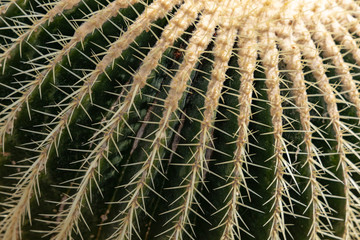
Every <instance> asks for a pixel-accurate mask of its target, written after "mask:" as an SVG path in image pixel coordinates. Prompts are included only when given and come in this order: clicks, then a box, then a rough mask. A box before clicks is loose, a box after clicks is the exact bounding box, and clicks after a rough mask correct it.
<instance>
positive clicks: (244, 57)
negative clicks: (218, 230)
mask: <svg viewBox="0 0 360 240" xmlns="http://www.w3.org/2000/svg"><path fill="white" fill-rule="evenodd" d="M243 21H244V22H246V23H248V24H244V25H243V26H242V28H241V30H240V32H239V34H238V43H237V47H238V53H237V55H238V65H239V72H240V74H241V80H240V81H241V85H240V89H239V97H238V98H239V113H238V116H237V122H238V131H237V132H236V135H237V140H236V151H235V152H234V157H233V161H232V162H231V163H229V164H232V165H233V169H232V171H231V175H230V176H229V178H230V179H231V180H230V181H231V182H230V184H231V188H230V192H229V195H228V199H229V200H228V201H227V203H226V207H227V210H226V212H225V215H224V218H223V220H222V221H221V222H220V223H219V226H217V227H220V226H222V225H224V226H225V227H224V231H223V233H222V236H221V239H222V240H229V239H234V238H235V237H237V238H240V237H241V232H242V231H244V232H247V231H246V230H244V229H241V228H240V227H239V220H238V219H239V218H240V219H241V216H239V214H238V206H239V202H240V201H241V200H240V199H239V198H240V197H241V192H240V189H241V188H244V189H246V192H248V194H249V192H250V191H251V190H250V189H248V186H247V183H246V178H245V177H246V176H247V175H249V172H248V170H247V161H248V156H247V153H246V151H247V150H246V147H247V143H248V141H249V131H250V130H249V129H248V126H249V122H250V117H251V113H252V111H251V102H252V95H253V91H254V86H253V83H254V72H255V69H256V58H257V51H258V49H257V41H256V33H255V31H254V29H253V26H254V25H255V24H254V23H255V22H256V20H255V19H253V18H251V17H250V18H249V19H247V20H243ZM241 221H243V219H241ZM245 224H246V222H245Z"/></svg>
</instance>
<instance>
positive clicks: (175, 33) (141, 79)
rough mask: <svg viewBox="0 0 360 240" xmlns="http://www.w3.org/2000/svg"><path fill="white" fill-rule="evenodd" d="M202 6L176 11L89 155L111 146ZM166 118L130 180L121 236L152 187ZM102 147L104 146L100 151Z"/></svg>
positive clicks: (118, 232) (189, 3) (190, 5)
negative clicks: (160, 64)
mask: <svg viewBox="0 0 360 240" xmlns="http://www.w3.org/2000/svg"><path fill="white" fill-rule="evenodd" d="M201 7H202V4H201V3H199V2H198V3H197V4H195V2H194V1H192V0H189V1H186V2H185V3H184V4H183V5H181V7H180V8H179V10H178V11H177V12H176V13H175V16H174V17H173V18H172V19H171V20H170V21H169V23H168V25H167V26H166V27H165V29H164V31H163V33H162V35H161V37H160V39H159V40H158V42H157V43H156V44H155V46H154V47H153V48H152V49H151V50H150V52H149V53H148V55H147V56H146V57H145V58H144V60H143V63H142V65H141V66H140V68H139V70H138V71H137V72H136V73H135V74H134V77H133V79H134V80H133V82H132V83H131V88H130V90H129V91H128V92H127V95H126V96H125V97H124V100H123V101H122V102H121V103H120V105H119V106H118V109H117V110H116V112H115V113H114V114H113V117H112V118H111V119H110V120H109V121H108V122H107V124H106V125H105V126H104V127H103V128H102V129H101V130H99V131H97V132H96V133H95V135H94V137H96V136H98V135H99V134H100V133H103V134H105V133H106V134H105V135H104V136H105V137H104V138H102V139H101V140H100V141H99V143H98V144H97V145H96V147H95V148H94V151H93V152H92V153H91V154H90V156H91V155H93V153H94V154H96V155H98V154H99V153H101V149H103V148H105V149H107V148H108V146H109V144H110V139H109V138H111V137H112V135H113V133H114V132H115V130H116V129H117V127H118V125H119V123H120V122H123V121H127V119H126V115H127V114H128V112H129V111H130V108H131V107H132V106H133V103H134V99H135V97H136V96H137V95H138V94H139V91H140V90H141V89H142V88H143V87H144V86H145V85H146V81H147V78H148V77H149V75H150V73H151V71H153V70H154V69H155V67H156V66H157V65H158V62H159V60H160V58H161V57H162V55H163V53H164V51H165V50H166V49H167V48H169V47H170V46H171V44H173V43H174V41H175V40H176V39H177V38H179V37H180V36H181V34H183V32H184V31H185V30H186V28H188V27H189V26H190V24H191V23H192V22H193V21H194V20H195V18H196V16H197V13H198V11H200V9H201ZM167 121H168V119H166V120H165V121H164V126H161V128H160V130H159V131H160V132H158V133H156V134H155V139H154V144H153V145H152V147H151V149H150V150H151V151H150V153H149V154H148V158H147V160H145V161H144V162H143V164H142V168H141V169H140V170H139V171H138V172H137V174H136V175H135V176H133V178H132V181H131V182H129V184H128V185H129V186H130V185H134V186H135V188H134V189H133V190H131V192H129V194H127V195H126V198H130V200H127V201H128V202H127V204H126V207H125V208H124V209H123V210H122V212H121V214H120V215H119V217H121V221H120V226H119V228H118V229H117V230H116V231H115V233H114V234H113V236H116V237H117V238H118V239H124V238H125V237H126V238H131V235H132V234H133V233H134V231H136V226H135V224H134V223H133V222H134V216H135V215H136V214H137V213H138V210H137V209H138V207H139V206H138V204H140V203H139V202H140V201H139V198H141V197H142V192H143V191H144V189H145V188H149V185H148V184H149V183H150V180H151V173H152V172H153V169H154V168H155V167H154V166H155V164H154V161H157V160H156V159H157V156H158V152H159V149H160V148H163V146H162V145H163V144H164V143H163V139H164V137H165V136H166V134H164V131H166V130H167V124H168V122H167ZM99 148H101V149H100V151H99ZM159 160H160V159H159ZM126 198H125V199H126ZM141 209H145V207H144V206H142V208H141ZM123 215H124V216H123Z"/></svg>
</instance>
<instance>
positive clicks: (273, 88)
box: [258, 5, 296, 240]
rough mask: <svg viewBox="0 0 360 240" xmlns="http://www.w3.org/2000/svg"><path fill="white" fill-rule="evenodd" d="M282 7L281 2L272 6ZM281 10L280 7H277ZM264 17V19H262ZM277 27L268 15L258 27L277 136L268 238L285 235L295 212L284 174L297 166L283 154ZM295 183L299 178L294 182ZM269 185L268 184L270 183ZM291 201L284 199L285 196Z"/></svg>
mask: <svg viewBox="0 0 360 240" xmlns="http://www.w3.org/2000/svg"><path fill="white" fill-rule="evenodd" d="M273 7H274V8H276V7H282V6H276V5H275V6H273ZM276 11H278V9H277V10H276ZM272 14H274V11H272V9H266V11H265V12H263V13H261V12H260V17H261V18H262V17H265V19H266V16H272ZM260 21H261V20H260ZM274 31H275V29H274V26H273V23H272V22H271V20H268V19H266V20H265V21H264V22H262V23H261V25H260V26H259V27H258V34H259V38H260V40H259V51H260V57H261V65H262V67H263V68H264V72H265V75H266V79H265V85H266V88H267V89H266V91H267V98H268V101H269V105H270V116H271V119H272V120H271V122H272V129H273V131H272V134H273V136H274V146H273V147H274V155H273V157H272V158H271V159H267V161H274V165H273V166H274V167H273V168H274V169H273V171H274V180H273V181H272V182H271V184H270V186H271V185H273V186H274V190H273V191H274V194H273V196H272V197H271V198H270V199H269V200H268V201H267V202H266V204H270V205H271V211H272V214H271V217H270V219H269V220H268V221H267V223H266V224H270V225H271V228H270V233H269V237H268V239H269V240H277V239H281V236H282V237H284V238H286V234H287V233H286V232H287V226H286V223H285V215H286V214H292V213H291V212H292V211H293V210H292V208H293V206H292V204H293V203H292V197H291V196H290V193H289V191H290V189H291V187H292V186H291V185H290V183H288V182H287V181H288V180H286V178H285V175H290V176H291V178H293V179H294V181H295V178H294V167H293V166H292V163H291V162H289V161H291V160H290V159H288V160H287V159H286V158H285V157H284V154H287V149H286V142H285V139H284V137H283V131H284V130H283V117H284V114H283V108H282V96H281V93H280V83H281V80H280V76H279V69H278V64H279V52H278V50H277V48H276V43H275V40H276V35H275V32H274ZM294 185H295V186H296V182H295V183H294ZM270 186H269V187H270ZM284 198H286V200H287V201H288V202H285V199H284Z"/></svg>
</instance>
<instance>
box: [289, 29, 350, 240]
mask: <svg viewBox="0 0 360 240" xmlns="http://www.w3.org/2000/svg"><path fill="white" fill-rule="evenodd" d="M301 25H302V26H301ZM300 26H301V30H300V28H298V29H296V31H297V34H298V36H299V37H298V39H297V41H298V43H299V46H300V49H301V51H302V54H303V56H304V58H305V59H306V60H307V61H309V67H310V68H311V69H312V70H313V76H314V78H315V79H316V83H317V87H318V88H319V90H320V91H321V93H322V94H323V98H324V101H325V103H326V108H327V112H328V114H329V117H330V122H331V126H332V128H333V129H334V131H335V137H336V141H337V154H338V155H339V164H338V166H337V168H339V167H341V168H340V169H341V171H342V173H343V180H342V181H343V184H344V194H345V199H346V203H345V209H346V214H345V219H344V220H343V221H344V222H343V223H344V229H345V230H344V233H343V236H342V237H343V238H344V239H350V236H351V229H352V226H351V224H353V223H354V222H353V221H352V219H351V217H352V216H353V214H352V212H353V211H354V210H353V209H352V208H351V205H350V203H351V195H350V185H351V184H352V183H354V181H353V180H352V179H351V175H350V174H351V173H350V169H349V159H348V158H347V157H346V153H347V152H348V151H349V150H347V149H346V146H345V139H344V138H343V134H344V131H346V130H344V128H343V126H344V125H343V123H341V121H340V113H339V110H338V108H337V99H336V96H335V89H334V88H333V87H332V86H331V85H330V83H329V79H328V77H327V76H326V73H325V69H324V65H323V62H322V59H321V58H320V56H319V53H318V51H317V49H316V46H315V44H314V42H313V41H312V39H311V37H310V33H309V32H308V31H303V29H306V28H305V25H304V24H301V23H300ZM299 30H300V31H299Z"/></svg>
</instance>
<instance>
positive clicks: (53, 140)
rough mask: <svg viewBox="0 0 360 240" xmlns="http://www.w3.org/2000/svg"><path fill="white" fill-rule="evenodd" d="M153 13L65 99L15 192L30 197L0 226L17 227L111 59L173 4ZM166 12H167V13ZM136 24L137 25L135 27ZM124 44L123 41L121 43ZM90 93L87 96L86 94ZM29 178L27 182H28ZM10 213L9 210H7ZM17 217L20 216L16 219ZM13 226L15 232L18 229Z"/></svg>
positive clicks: (22, 199) (113, 47) (158, 5)
mask: <svg viewBox="0 0 360 240" xmlns="http://www.w3.org/2000/svg"><path fill="white" fill-rule="evenodd" d="M150 6H152V8H151V9H152V10H153V13H152V14H150V13H151V12H152V11H150V10H148V11H145V13H143V14H142V15H140V16H139V18H138V19H137V21H135V23H134V24H133V25H132V27H130V28H129V29H128V31H127V32H125V33H124V34H123V35H122V36H121V37H120V38H119V39H118V40H117V41H116V42H115V43H114V44H112V45H111V47H110V49H109V50H108V54H107V55H105V56H104V58H103V59H102V60H101V61H100V62H99V63H98V64H97V66H96V68H95V70H94V71H92V72H91V73H90V74H88V75H87V76H85V78H84V84H83V85H82V86H81V87H80V88H79V89H77V90H75V91H73V92H72V93H71V94H69V95H68V96H66V97H65V99H63V101H65V100H66V99H72V101H70V103H69V104H68V105H66V107H65V108H64V109H63V110H62V111H61V112H60V113H59V114H58V115H57V116H56V117H55V118H54V120H53V121H54V122H56V121H57V124H55V126H54V127H53V128H52V130H51V131H50V133H49V134H48V135H47V136H46V137H45V139H44V140H43V141H42V142H41V143H39V149H41V150H40V153H39V157H38V159H37V160H36V161H34V163H33V164H32V165H31V166H30V167H29V171H31V169H40V168H41V170H40V171H37V172H36V174H29V175H27V176H26V177H24V178H22V179H21V183H24V184H21V185H20V186H22V187H21V188H18V191H24V192H27V191H29V192H30V194H27V195H24V194H19V195H18V197H20V198H19V200H18V203H19V204H17V205H16V204H15V205H14V206H13V208H14V209H16V211H15V210H14V211H13V210H8V211H11V212H13V213H16V214H12V215H7V217H6V218H4V219H3V220H2V222H1V223H0V224H1V225H3V226H7V225H8V224H9V223H11V224H15V223H18V221H14V220H13V219H18V218H19V217H20V216H23V215H24V214H25V212H26V210H27V209H26V206H27V205H28V204H20V203H22V202H26V203H29V202H30V200H31V196H32V194H31V193H32V191H33V188H32V186H33V185H34V184H35V183H36V182H37V181H38V176H39V174H40V173H42V171H43V169H44V167H45V166H46V163H47V161H48V155H49V153H50V151H52V150H54V149H55V150H56V149H57V145H58V144H59V141H60V137H61V133H62V132H63V131H64V130H65V131H68V125H69V122H70V121H71V119H72V116H73V114H74V112H75V111H76V110H77V109H78V108H79V107H80V108H81V107H82V101H83V99H84V98H85V97H86V96H87V95H91V88H92V86H93V85H94V84H95V82H96V80H97V78H98V76H99V75H100V74H101V73H103V72H104V71H105V68H106V67H107V66H108V65H110V64H111V63H112V62H113V61H115V58H117V57H119V56H121V53H122V51H123V50H124V49H126V48H127V47H128V46H129V44H130V43H132V42H133V41H134V39H135V38H136V37H137V36H138V35H139V34H141V32H142V31H143V30H145V29H146V28H147V27H148V26H149V24H150V23H151V22H152V21H154V20H156V19H158V18H160V17H161V15H158V14H156V11H159V10H160V11H161V12H162V14H166V9H163V8H162V7H165V8H168V10H170V9H171V8H172V7H173V6H174V4H169V3H168V4H165V5H162V1H156V2H154V3H153V4H152V5H150ZM168 10H167V11H168ZM144 21H146V22H147V25H146V24H145V25H142V23H143V22H144ZM136 23H137V24H136ZM134 29H135V30H134ZM123 40H124V41H123ZM89 91H90V92H89ZM79 111H82V109H79ZM30 177H31V178H30ZM25 198H26V199H25ZM11 209H12V208H11ZM18 214H20V215H18ZM19 227H20V225H19V226H17V227H16V228H19ZM11 229H12V228H11V227H4V228H2V229H1V230H2V231H5V230H10V231H11Z"/></svg>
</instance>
